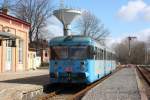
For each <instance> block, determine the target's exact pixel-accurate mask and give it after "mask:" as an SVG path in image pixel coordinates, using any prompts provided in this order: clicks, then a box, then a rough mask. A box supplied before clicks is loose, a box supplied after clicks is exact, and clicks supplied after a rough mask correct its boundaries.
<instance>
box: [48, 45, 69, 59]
mask: <svg viewBox="0 0 150 100" xmlns="http://www.w3.org/2000/svg"><path fill="white" fill-rule="evenodd" d="M51 55H52V59H67V58H68V49H67V47H52V48H51Z"/></svg>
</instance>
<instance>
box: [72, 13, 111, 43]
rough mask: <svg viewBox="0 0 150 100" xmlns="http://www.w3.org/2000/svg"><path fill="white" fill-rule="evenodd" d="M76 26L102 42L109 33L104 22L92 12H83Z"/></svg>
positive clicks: (83, 32)
mask: <svg viewBox="0 0 150 100" xmlns="http://www.w3.org/2000/svg"><path fill="white" fill-rule="evenodd" d="M75 27H76V28H77V30H78V31H79V33H80V34H82V35H84V36H90V37H92V38H93V39H95V40H97V41H100V42H103V41H104V40H105V38H106V37H107V36H108V35H109V31H108V30H107V29H105V27H104V24H102V23H101V21H100V20H99V19H98V18H97V17H96V16H95V15H93V14H92V13H90V12H83V14H82V16H81V18H79V20H77V22H76V25H75Z"/></svg>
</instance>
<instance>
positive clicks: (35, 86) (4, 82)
mask: <svg viewBox="0 0 150 100" xmlns="http://www.w3.org/2000/svg"><path fill="white" fill-rule="evenodd" d="M48 78H49V72H48V69H40V70H33V71H25V72H8V73H7V72H6V73H0V100H32V98H33V97H35V96H37V95H40V94H42V93H43V89H44V87H43V86H44V85H45V84H48V83H49V80H48Z"/></svg>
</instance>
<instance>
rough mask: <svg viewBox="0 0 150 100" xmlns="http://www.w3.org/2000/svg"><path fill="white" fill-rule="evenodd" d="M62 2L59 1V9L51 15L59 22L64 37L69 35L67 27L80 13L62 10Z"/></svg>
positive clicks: (68, 9) (74, 10)
mask: <svg viewBox="0 0 150 100" xmlns="http://www.w3.org/2000/svg"><path fill="white" fill-rule="evenodd" d="M63 2H64V1H63V0H61V3H60V5H61V6H60V8H59V9H58V10H55V11H54V12H53V15H54V16H56V17H57V18H58V19H59V21H61V23H62V24H63V28H64V36H68V35H69V25H70V24H71V22H72V21H73V20H74V19H75V18H76V17H77V16H78V15H81V11H79V10H76V9H71V8H64V5H63Z"/></svg>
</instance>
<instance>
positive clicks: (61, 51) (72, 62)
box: [49, 36, 116, 84]
mask: <svg viewBox="0 0 150 100" xmlns="http://www.w3.org/2000/svg"><path fill="white" fill-rule="evenodd" d="M49 46H50V55H51V57H50V67H49V72H50V82H51V83H86V84H90V83H93V82H94V81H96V80H98V79H100V78H102V77H104V76H105V75H107V74H109V73H111V72H112V71H113V70H115V68H116V65H115V60H113V59H112V58H113V55H114V53H113V52H112V51H111V50H108V49H107V48H105V47H104V46H101V45H100V44H98V43H97V42H96V41H94V40H93V39H91V38H90V37H84V36H68V37H57V38H54V39H52V40H51V41H50V43H49Z"/></svg>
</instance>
